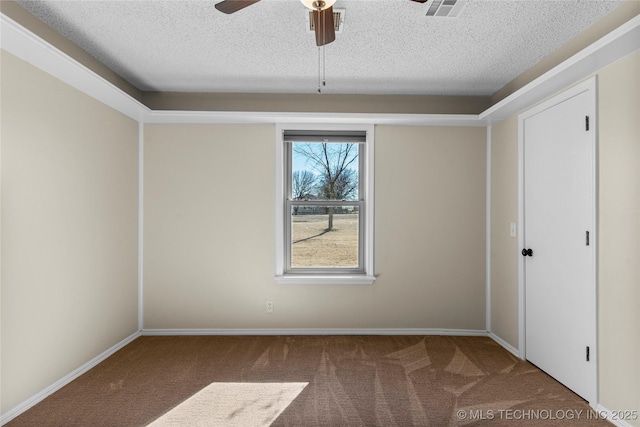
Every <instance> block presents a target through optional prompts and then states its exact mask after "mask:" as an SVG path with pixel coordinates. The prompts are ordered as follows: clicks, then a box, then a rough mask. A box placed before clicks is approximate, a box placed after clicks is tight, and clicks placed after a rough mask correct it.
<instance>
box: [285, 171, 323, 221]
mask: <svg viewBox="0 0 640 427" xmlns="http://www.w3.org/2000/svg"><path fill="white" fill-rule="evenodd" d="M316 181H317V177H316V175H315V174H314V173H313V172H310V171H308V170H302V171H295V172H293V175H292V177H291V198H292V199H293V200H309V199H313V198H314V197H315V191H316ZM299 208H300V206H294V208H293V214H294V215H298V209H299Z"/></svg>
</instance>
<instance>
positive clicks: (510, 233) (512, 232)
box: [509, 222, 518, 237]
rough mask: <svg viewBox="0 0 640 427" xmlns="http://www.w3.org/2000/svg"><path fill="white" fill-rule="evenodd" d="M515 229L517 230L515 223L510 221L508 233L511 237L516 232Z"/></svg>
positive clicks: (514, 235)
mask: <svg viewBox="0 0 640 427" xmlns="http://www.w3.org/2000/svg"><path fill="white" fill-rule="evenodd" d="M517 231H518V229H517V226H516V223H515V222H512V223H511V224H510V227H509V235H510V236H511V237H516V233H517Z"/></svg>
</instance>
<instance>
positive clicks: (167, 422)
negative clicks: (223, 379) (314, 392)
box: [148, 383, 309, 427]
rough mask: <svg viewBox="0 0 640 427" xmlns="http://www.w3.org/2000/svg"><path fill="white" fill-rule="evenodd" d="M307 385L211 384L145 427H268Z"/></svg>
mask: <svg viewBox="0 0 640 427" xmlns="http://www.w3.org/2000/svg"><path fill="white" fill-rule="evenodd" d="M307 384H309V383H211V384H209V385H208V386H207V387H205V388H203V389H202V390H200V391H199V392H197V393H196V394H194V395H193V396H191V397H190V398H189V399H187V400H185V401H184V402H182V403H181V404H180V405H178V406H176V407H175V408H173V409H172V410H170V411H169V412H167V413H166V414H164V415H163V416H162V417H160V418H158V419H157V420H155V421H154V422H152V423H151V424H149V426H148V427H166V426H192V427H193V426H203V427H204V426H229V427H233V426H256V427H259V426H269V425H271V423H272V422H273V421H275V420H276V418H278V416H279V415H280V414H281V413H282V412H283V411H284V410H285V409H286V408H287V406H289V405H290V404H291V402H293V400H294V399H295V398H296V397H297V396H298V395H299V394H300V392H302V390H304V388H305V387H306V386H307Z"/></svg>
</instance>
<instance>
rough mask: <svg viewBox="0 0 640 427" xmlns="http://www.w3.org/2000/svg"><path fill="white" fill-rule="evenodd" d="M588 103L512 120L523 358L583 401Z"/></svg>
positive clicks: (591, 313) (589, 99)
mask: <svg viewBox="0 0 640 427" xmlns="http://www.w3.org/2000/svg"><path fill="white" fill-rule="evenodd" d="M565 96H566V95H565ZM556 102H558V100H556ZM594 105H595V98H594V97H593V93H590V92H589V91H588V90H586V91H582V92H580V93H577V94H574V95H573V96H571V97H570V98H568V99H563V100H561V101H560V102H559V103H554V102H553V100H552V102H548V103H546V104H545V105H543V106H541V107H538V108H537V109H536V110H535V111H532V112H529V113H525V114H523V115H522V116H521V122H520V123H521V126H523V129H522V131H523V147H522V149H523V163H524V175H523V180H524V181H523V191H524V218H523V220H524V229H523V230H524V233H523V239H522V241H523V247H522V248H521V250H524V251H525V252H524V253H522V255H521V256H523V260H524V287H525V319H526V321H525V339H526V345H525V349H526V358H527V359H528V360H529V361H531V362H532V363H533V364H535V365H536V366H538V367H539V368H541V369H542V370H544V371H545V372H547V373H548V374H549V375H551V376H552V377H554V378H556V379H557V380H558V381H560V382H561V383H563V384H564V385H566V386H567V387H568V388H570V389H571V390H573V391H574V392H575V393H576V394H578V395H580V396H582V397H583V398H584V399H586V400H588V401H590V402H595V399H596V363H595V353H596V343H595V336H596V335H595V328H596V321H595V315H596V311H595V303H596V302H595V230H594V227H595V225H594V224H595V221H594V216H595V185H594V182H595V181H594V174H595V159H594V157H595V136H594V133H595V129H594V126H593V124H594V122H595V120H594V119H595V117H593V116H594V114H593V111H594V108H595V106H594ZM587 117H589V118H587ZM588 128H589V129H588ZM528 250H530V251H531V252H529V253H527V252H526V251H528Z"/></svg>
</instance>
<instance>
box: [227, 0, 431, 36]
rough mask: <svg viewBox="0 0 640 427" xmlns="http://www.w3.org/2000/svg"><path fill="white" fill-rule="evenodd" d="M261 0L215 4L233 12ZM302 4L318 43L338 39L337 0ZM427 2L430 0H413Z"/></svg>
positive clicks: (313, 1) (307, 1)
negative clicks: (335, 7)
mask: <svg viewBox="0 0 640 427" xmlns="http://www.w3.org/2000/svg"><path fill="white" fill-rule="evenodd" d="M259 1H260V0H223V1H221V2H220V3H217V4H216V5H215V8H216V9H218V10H219V11H220V12H223V13H226V14H231V13H235V12H237V11H239V10H241V9H244V8H245V7H247V6H251V5H252V4H254V3H258V2H259ZM300 1H301V2H302V4H304V5H305V6H306V7H308V8H309V9H311V10H312V11H313V25H314V29H315V33H316V45H318V46H324V45H326V44H329V43H331V42H332V41H334V40H335V39H336V31H335V26H334V22H333V4H334V3H335V2H336V0H300ZM411 1H415V2H418V3H426V2H427V1H428V0H411Z"/></svg>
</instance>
